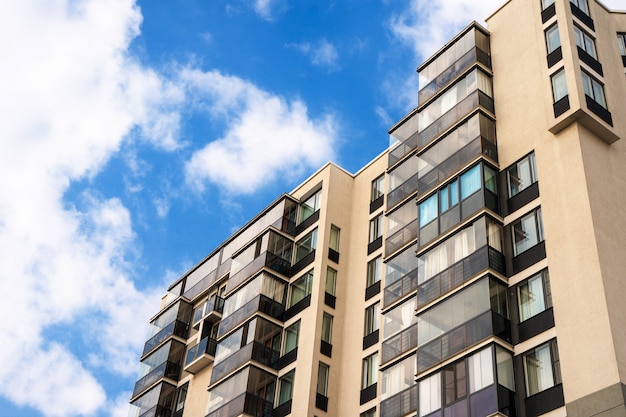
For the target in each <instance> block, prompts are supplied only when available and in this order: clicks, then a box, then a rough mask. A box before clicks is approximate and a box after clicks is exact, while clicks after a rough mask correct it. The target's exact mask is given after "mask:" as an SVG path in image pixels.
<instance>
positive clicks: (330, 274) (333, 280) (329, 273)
mask: <svg viewBox="0 0 626 417" xmlns="http://www.w3.org/2000/svg"><path fill="white" fill-rule="evenodd" d="M336 288H337V271H335V270H334V269H332V268H331V267H328V268H326V293H328V294H330V295H335V290H336Z"/></svg>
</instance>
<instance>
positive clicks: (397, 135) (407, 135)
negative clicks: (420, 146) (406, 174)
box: [389, 113, 418, 167]
mask: <svg viewBox="0 0 626 417" xmlns="http://www.w3.org/2000/svg"><path fill="white" fill-rule="evenodd" d="M417 121H418V114H417V113H415V114H413V115H411V116H410V117H408V118H407V119H406V120H405V121H404V122H403V123H402V124H401V125H400V126H398V127H397V128H396V129H395V130H393V131H392V132H391V133H390V134H389V166H390V167H391V166H393V165H394V164H395V163H396V162H398V161H399V160H401V159H402V158H403V157H404V156H405V155H407V154H408V153H409V152H411V151H412V150H413V149H415V148H416V147H417Z"/></svg>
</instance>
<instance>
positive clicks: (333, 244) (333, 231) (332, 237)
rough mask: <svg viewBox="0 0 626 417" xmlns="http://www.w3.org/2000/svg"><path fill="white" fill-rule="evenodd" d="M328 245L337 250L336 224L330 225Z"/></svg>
mask: <svg viewBox="0 0 626 417" xmlns="http://www.w3.org/2000/svg"><path fill="white" fill-rule="evenodd" d="M328 247H329V248H330V249H332V250H334V251H335V252H339V228H338V227H337V226H334V225H331V226H330V241H329V242H328Z"/></svg>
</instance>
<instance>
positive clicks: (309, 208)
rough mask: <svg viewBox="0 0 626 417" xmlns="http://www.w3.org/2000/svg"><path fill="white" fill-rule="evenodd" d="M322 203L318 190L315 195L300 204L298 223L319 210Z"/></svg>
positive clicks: (320, 193) (320, 191)
mask: <svg viewBox="0 0 626 417" xmlns="http://www.w3.org/2000/svg"><path fill="white" fill-rule="evenodd" d="M321 203H322V189H321V188H320V189H319V191H317V192H316V193H315V194H313V195H312V196H311V197H309V198H307V199H306V200H305V201H304V202H302V203H301V204H300V215H299V216H298V218H299V223H302V222H303V221H305V220H306V219H308V218H309V217H311V216H312V215H313V213H315V212H316V211H317V210H319V209H320V205H321Z"/></svg>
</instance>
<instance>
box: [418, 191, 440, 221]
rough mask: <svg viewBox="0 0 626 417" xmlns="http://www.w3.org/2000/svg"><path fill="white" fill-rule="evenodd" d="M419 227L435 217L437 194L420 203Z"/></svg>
mask: <svg viewBox="0 0 626 417" xmlns="http://www.w3.org/2000/svg"><path fill="white" fill-rule="evenodd" d="M419 215H420V227H424V226H426V225H427V224H428V223H430V222H431V221H433V220H435V219H436V218H437V215H438V212H437V194H434V195H433V196H431V197H429V198H428V199H426V200H425V201H423V202H422V203H421V204H420V210H419Z"/></svg>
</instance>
